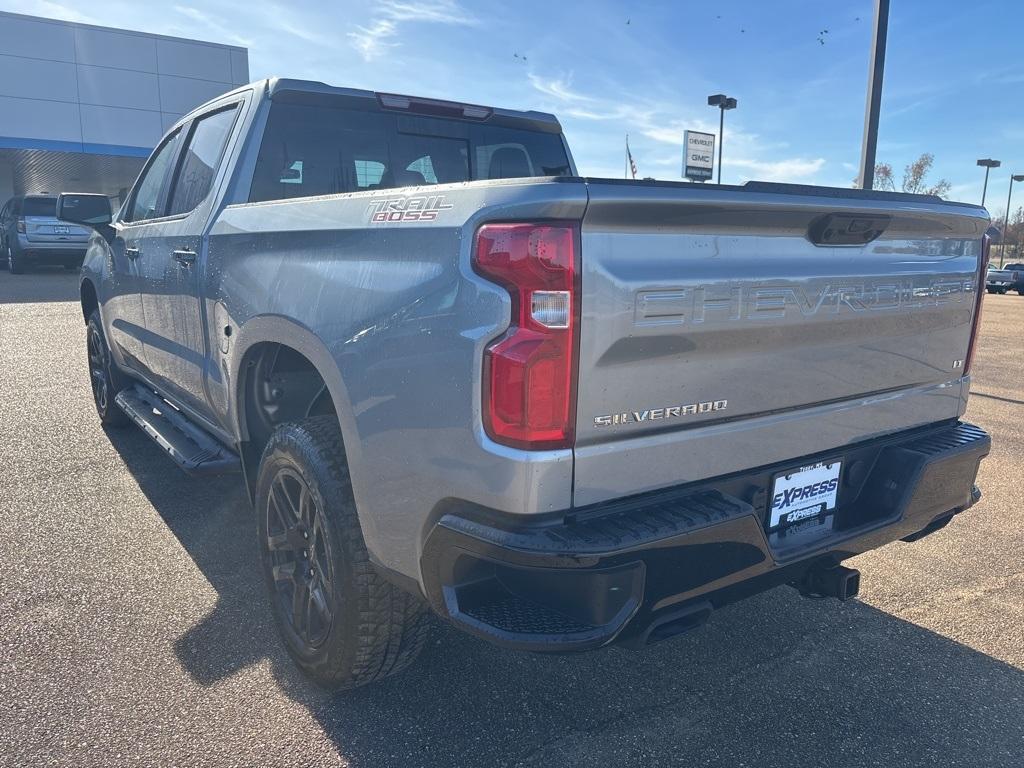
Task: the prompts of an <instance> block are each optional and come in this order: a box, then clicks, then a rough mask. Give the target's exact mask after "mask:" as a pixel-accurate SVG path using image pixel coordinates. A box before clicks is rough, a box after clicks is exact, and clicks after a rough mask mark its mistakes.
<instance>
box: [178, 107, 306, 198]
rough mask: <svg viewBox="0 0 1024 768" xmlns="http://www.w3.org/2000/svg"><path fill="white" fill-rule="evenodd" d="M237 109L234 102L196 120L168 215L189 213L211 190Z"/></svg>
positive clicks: (181, 163)
mask: <svg viewBox="0 0 1024 768" xmlns="http://www.w3.org/2000/svg"><path fill="white" fill-rule="evenodd" d="M237 112H238V107H237V106H233V107H230V108H228V109H223V110H221V111H219V112H214V113H213V114H210V115H206V116H204V117H200V118H199V119H198V120H196V121H195V122H194V123H193V125H192V131H191V133H190V135H189V140H188V147H187V148H186V149H185V152H184V154H183V155H182V158H181V162H180V168H179V170H178V174H177V176H176V177H175V181H174V191H173V192H172V193H171V207H170V209H169V210H168V215H170V216H174V215H176V214H182V213H189V212H190V211H192V210H194V209H195V208H196V206H198V205H199V204H200V203H201V202H203V200H205V199H206V196H207V195H208V194H210V189H211V188H212V187H213V179H214V177H215V176H216V175H217V169H218V168H219V167H220V161H221V158H223V157H224V149H225V147H227V144H228V137H230V136H231V128H232V126H234V124H235V114H236V113H237ZM300 173H301V169H300Z"/></svg>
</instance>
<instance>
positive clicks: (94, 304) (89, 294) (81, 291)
mask: <svg viewBox="0 0 1024 768" xmlns="http://www.w3.org/2000/svg"><path fill="white" fill-rule="evenodd" d="M78 295H79V299H80V301H81V304H82V319H83V320H84V321H85V323H86V324H88V322H89V316H90V315H92V313H93V312H94V311H95V310H97V309H99V308H100V301H99V296H98V295H97V293H96V286H95V285H94V284H93V282H92V280H90V279H89V278H85V279H84V280H82V283H81V285H79V287H78Z"/></svg>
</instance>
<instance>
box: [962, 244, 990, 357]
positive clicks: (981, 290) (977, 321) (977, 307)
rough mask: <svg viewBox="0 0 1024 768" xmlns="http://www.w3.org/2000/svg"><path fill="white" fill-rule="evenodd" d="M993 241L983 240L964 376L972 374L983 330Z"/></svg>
mask: <svg viewBox="0 0 1024 768" xmlns="http://www.w3.org/2000/svg"><path fill="white" fill-rule="evenodd" d="M991 246H992V241H991V240H990V239H989V236H988V235H985V236H983V237H982V238H981V269H979V270H978V274H979V275H980V277H979V278H978V285H977V286H976V287H975V290H976V291H977V292H978V293H977V296H975V297H974V324H973V325H972V326H971V340H970V341H969V342H967V359H966V360H964V376H966V375H967V374H968V373H970V372H971V363H973V362H974V350H975V347H976V346H977V345H976V344H975V342H976V341H977V340H978V331H979V330H980V329H981V308H982V306H983V305H982V303H981V302H982V299H984V298H985V275H986V274H987V273H988V257H989V250H990V248H991Z"/></svg>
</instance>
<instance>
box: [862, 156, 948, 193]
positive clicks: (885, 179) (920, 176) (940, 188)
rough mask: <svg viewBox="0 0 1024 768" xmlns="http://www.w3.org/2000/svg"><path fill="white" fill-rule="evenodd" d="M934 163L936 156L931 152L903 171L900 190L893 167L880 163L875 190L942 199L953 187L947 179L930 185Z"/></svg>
mask: <svg viewBox="0 0 1024 768" xmlns="http://www.w3.org/2000/svg"><path fill="white" fill-rule="evenodd" d="M934 162H935V156H934V155H932V154H931V153H929V152H925V153H924V154H922V155H921V156H920V157H919V158H917V160H915V161H914V162H912V163H911V164H910V165H908V166H907V167H906V168H904V169H903V183H902V184H900V187H899V189H898V190H897V188H896V177H895V174H894V173H893V170H892V166H891V165H889V163H879V164H878V165H876V166H875V189H885V190H888V191H890V192H896V191H899V192H912V193H914V194H917V195H937V196H938V197H942V196H943V195H946V194H948V193H949V189H950V187H951V186H952V185H951V184H950V183H949V181H947V180H946V179H939V180H938V181H937V182H935V183H934V184H931V185H929V184H928V181H927V178H928V173H929V172H930V171H931V169H932V165H933V164H934Z"/></svg>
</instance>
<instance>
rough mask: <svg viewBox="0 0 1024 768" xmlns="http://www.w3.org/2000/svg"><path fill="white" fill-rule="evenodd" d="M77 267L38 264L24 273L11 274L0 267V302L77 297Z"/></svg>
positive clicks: (73, 299)
mask: <svg viewBox="0 0 1024 768" xmlns="http://www.w3.org/2000/svg"><path fill="white" fill-rule="evenodd" d="M78 298H79V296H78V270H77V269H74V270H67V269H63V268H61V267H39V268H38V269H34V270H33V271H32V272H30V273H28V274H24V275H12V274H11V273H10V272H8V271H7V266H6V264H4V265H3V266H2V267H0V304H29V303H32V304H35V303H43V302H50V301H78Z"/></svg>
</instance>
